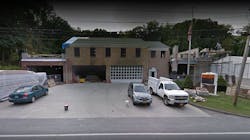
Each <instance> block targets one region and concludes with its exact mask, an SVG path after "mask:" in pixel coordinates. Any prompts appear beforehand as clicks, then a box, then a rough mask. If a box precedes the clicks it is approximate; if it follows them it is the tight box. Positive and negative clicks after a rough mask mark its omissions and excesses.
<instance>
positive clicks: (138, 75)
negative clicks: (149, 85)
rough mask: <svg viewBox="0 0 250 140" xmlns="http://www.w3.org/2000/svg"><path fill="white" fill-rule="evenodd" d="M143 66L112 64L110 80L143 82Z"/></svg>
mask: <svg viewBox="0 0 250 140" xmlns="http://www.w3.org/2000/svg"><path fill="white" fill-rule="evenodd" d="M142 77H143V67H142V66H111V67H110V80H111V82H112V83H114V82H119V83H129V82H142Z"/></svg>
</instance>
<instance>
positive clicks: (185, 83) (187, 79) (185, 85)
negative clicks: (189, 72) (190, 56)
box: [175, 76, 193, 89]
mask: <svg viewBox="0 0 250 140" xmlns="http://www.w3.org/2000/svg"><path fill="white" fill-rule="evenodd" d="M175 83H176V84H177V85H178V86H179V87H180V88H181V89H184V88H193V80H192V79H191V77H190V76H186V77H185V79H184V80H182V81H181V80H176V81H175Z"/></svg>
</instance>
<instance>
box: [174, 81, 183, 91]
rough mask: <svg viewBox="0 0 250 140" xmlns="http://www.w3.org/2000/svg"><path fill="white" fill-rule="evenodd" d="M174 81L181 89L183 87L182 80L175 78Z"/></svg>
mask: <svg viewBox="0 0 250 140" xmlns="http://www.w3.org/2000/svg"><path fill="white" fill-rule="evenodd" d="M174 82H175V83H176V84H177V85H178V86H179V87H180V88H181V89H183V87H184V86H183V83H184V82H183V81H181V80H175V81H174Z"/></svg>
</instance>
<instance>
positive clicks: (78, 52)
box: [74, 48, 80, 57]
mask: <svg viewBox="0 0 250 140" xmlns="http://www.w3.org/2000/svg"><path fill="white" fill-rule="evenodd" d="M74 55H75V57H80V48H74Z"/></svg>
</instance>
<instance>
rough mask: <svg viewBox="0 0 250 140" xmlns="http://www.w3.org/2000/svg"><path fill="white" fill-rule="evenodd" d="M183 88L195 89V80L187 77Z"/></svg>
mask: <svg viewBox="0 0 250 140" xmlns="http://www.w3.org/2000/svg"><path fill="white" fill-rule="evenodd" d="M183 88H193V80H192V79H191V77H190V76H189V75H187V76H186V77H185V79H184V82H183Z"/></svg>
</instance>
